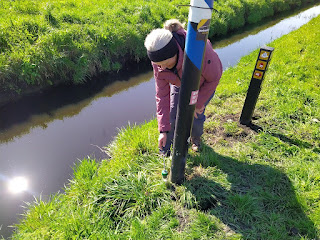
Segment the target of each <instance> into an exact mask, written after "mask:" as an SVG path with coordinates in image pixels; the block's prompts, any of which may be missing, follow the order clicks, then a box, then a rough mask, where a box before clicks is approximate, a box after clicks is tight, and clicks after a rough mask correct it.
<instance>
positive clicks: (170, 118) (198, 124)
mask: <svg viewBox="0 0 320 240" xmlns="http://www.w3.org/2000/svg"><path fill="white" fill-rule="evenodd" d="M185 38H186V31H185V30H184V28H183V26H182V24H181V23H180V22H179V21H178V20H175V19H173V20H168V21H167V22H166V23H165V28H164V29H160V28H159V29H155V30H153V31H151V33H150V34H149V35H148V36H147V37H146V39H145V43H144V45H145V47H146V49H147V54H148V57H149V59H150V60H151V63H152V66H153V72H154V79H155V83H156V104H157V119H158V129H159V132H160V134H159V138H158V143H159V148H160V149H162V151H163V152H165V153H166V154H169V153H170V147H171V144H172V141H173V134H174V128H175V120H176V114H177V106H178V101H179V90H180V86H181V76H182V65H183V55H184V43H185ZM221 75H222V64H221V61H220V59H219V56H218V55H217V53H216V52H215V51H214V50H213V49H212V45H211V43H210V41H209V40H208V41H207V45H206V50H205V55H204V60H203V67H202V72H201V78H200V87H199V95H198V101H197V103H196V109H195V116H194V117H195V118H194V121H193V126H192V131H191V143H192V149H193V150H194V151H198V150H199V148H200V143H201V138H200V137H201V135H202V134H203V124H204V121H205V119H206V116H205V114H204V113H205V107H206V105H207V104H208V103H209V101H210V100H211V98H212V97H213V95H214V93H215V90H216V88H217V85H218V83H219V80H220V78H221Z"/></svg>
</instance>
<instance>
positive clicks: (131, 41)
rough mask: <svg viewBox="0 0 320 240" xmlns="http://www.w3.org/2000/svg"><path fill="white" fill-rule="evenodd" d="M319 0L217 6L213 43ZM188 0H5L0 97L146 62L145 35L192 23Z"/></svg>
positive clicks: (226, 1)
mask: <svg viewBox="0 0 320 240" xmlns="http://www.w3.org/2000/svg"><path fill="white" fill-rule="evenodd" d="M313 2H315V0H281V1H280V0H263V1H253V0H219V1H216V2H215V4H214V6H215V8H216V9H217V10H218V12H215V11H214V12H213V15H212V21H211V26H210V36H209V37H210V38H212V37H215V36H224V35H226V34H227V33H229V32H231V31H233V30H235V29H238V28H241V27H243V26H244V25H246V24H253V23H256V22H259V21H260V20H262V19H263V18H265V17H268V16H273V15H274V14H277V13H278V12H283V11H289V10H292V9H297V8H300V7H301V6H303V5H305V4H307V3H313ZM179 4H189V1H187V0H183V1H177V0H174V1H165V0H157V1H145V0H137V1H129V2H128V1H123V0H121V1H113V0H108V1H102V0H93V1H88V0H85V1H74V0H55V1H49V0H38V1H31V0H18V1H11V0H3V1H1V2H0V29H1V30H0V92H1V93H6V94H9V95H8V96H10V97H14V96H17V95H23V94H25V93H27V92H30V91H38V90H39V87H40V88H46V87H51V86H52V85H57V84H60V83H72V84H80V83H83V82H85V81H88V80H90V78H91V77H92V76H95V75H97V74H99V73H101V72H117V71H119V70H121V69H123V68H126V67H127V66H128V65H132V64H137V63H138V62H139V61H141V60H145V59H146V51H145V49H144V46H143V42H144V39H145V37H146V35H147V34H148V33H149V32H150V31H151V30H152V29H153V28H157V27H161V26H162V23H163V22H164V21H165V20H167V19H170V18H178V19H180V20H181V21H182V22H183V21H186V20H187V18H188V12H189V9H188V7H177V5H179Z"/></svg>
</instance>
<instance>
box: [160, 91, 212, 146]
mask: <svg viewBox="0 0 320 240" xmlns="http://www.w3.org/2000/svg"><path fill="white" fill-rule="evenodd" d="M179 91H180V87H177V86H175V85H171V86H170V124H171V129H170V131H169V133H168V134H167V142H166V146H165V147H164V149H163V150H164V152H168V150H170V147H171V145H172V143H173V137H174V129H175V125H176V124H175V122H176V118H177V110H178V102H179V95H180V94H179ZM213 96H214V92H213V94H212V95H211V96H210V98H209V99H208V100H207V102H206V103H205V104H204V106H205V107H206V106H207V105H208V103H209V102H210V100H211V99H212V98H213ZM205 110H206V109H204V111H203V113H201V114H198V118H194V119H193V125H192V130H191V137H201V135H202V134H203V124H204V121H205V120H206V116H205Z"/></svg>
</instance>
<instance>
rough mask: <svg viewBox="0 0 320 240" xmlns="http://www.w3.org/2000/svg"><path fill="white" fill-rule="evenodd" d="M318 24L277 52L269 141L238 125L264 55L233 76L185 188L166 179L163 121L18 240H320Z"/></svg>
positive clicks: (268, 93)
mask: <svg viewBox="0 0 320 240" xmlns="http://www.w3.org/2000/svg"><path fill="white" fill-rule="evenodd" d="M319 24H320V17H317V18H315V19H313V20H311V21H310V22H309V23H307V24H306V25H305V26H303V27H301V28H300V29H298V30H296V31H294V32H292V33H290V34H288V35H286V36H283V37H281V38H280V39H278V40H276V41H274V42H272V43H270V46H272V47H274V48H275V51H274V55H273V59H272V61H271V64H270V67H269V70H268V73H267V75H266V79H265V80H264V83H263V87H262V91H261V94H260V97H259V100H258V103H257V106H256V110H255V114H254V119H255V120H254V124H256V125H259V126H260V127H261V128H263V130H262V131H259V132H255V131H253V130H251V129H249V128H247V127H244V126H240V125H239V124H238V120H239V116H240V113H241V110H242V105H243V102H244V99H245V95H246V91H247V88H248V85H249V80H250V78H251V75H252V71H253V68H254V65H255V62H256V58H257V54H258V50H256V51H254V52H252V53H251V54H249V55H248V56H246V57H244V58H242V59H241V60H240V62H239V64H238V65H237V66H235V67H233V68H230V69H228V70H226V71H225V72H224V74H223V77H222V79H221V83H220V84H219V86H218V89H217V95H216V96H215V98H214V99H213V100H212V101H211V103H210V105H208V107H207V110H206V111H207V115H208V118H207V121H206V125H205V134H204V135H203V141H204V146H203V148H202V150H201V152H200V153H192V152H190V153H189V156H188V160H187V166H186V181H185V182H184V183H183V184H182V185H181V186H174V185H172V184H170V183H165V182H164V181H162V179H161V170H162V166H163V165H162V161H163V159H162V158H161V157H160V156H159V155H158V149H157V136H158V132H157V123H156V120H152V121H150V122H146V123H145V124H142V125H140V126H128V127H127V128H124V129H122V130H121V131H120V132H119V134H118V135H117V137H116V139H115V141H114V142H113V143H112V144H111V145H110V146H108V147H106V151H108V153H109V154H110V156H111V158H110V159H105V160H103V161H102V162H101V163H98V162H96V161H95V160H94V159H84V160H83V161H81V163H79V164H77V165H76V166H75V169H74V178H73V179H72V180H70V183H69V184H68V185H67V186H66V189H65V193H64V194H57V195H54V196H52V198H51V200H50V201H46V202H45V201H41V200H37V201H36V202H35V203H33V204H30V205H29V206H28V211H27V212H26V213H25V217H24V218H23V219H22V220H21V222H20V223H19V224H17V225H16V231H15V232H14V234H13V236H12V238H13V239H272V240H274V239H281V240H282V239H319V238H320V215H319V213H320V184H319V183H320V178H319V176H320V146H319V144H320V131H319V128H320V94H319V93H320V84H319V76H320V68H319V67H318V66H319V64H318V63H319V61H320V56H319V54H318V53H319V52H320V45H319V42H320V30H319V27H318V26H319ZM235 76H236V77H235ZM165 161H166V162H167V165H170V159H169V158H166V159H165Z"/></svg>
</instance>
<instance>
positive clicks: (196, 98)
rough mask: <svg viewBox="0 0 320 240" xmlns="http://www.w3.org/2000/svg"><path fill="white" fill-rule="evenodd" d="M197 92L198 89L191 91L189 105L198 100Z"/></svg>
mask: <svg viewBox="0 0 320 240" xmlns="http://www.w3.org/2000/svg"><path fill="white" fill-rule="evenodd" d="M198 93H199V90H197V91H192V93H191V98H190V103H189V105H194V104H196V103H197V101H198Z"/></svg>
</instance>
